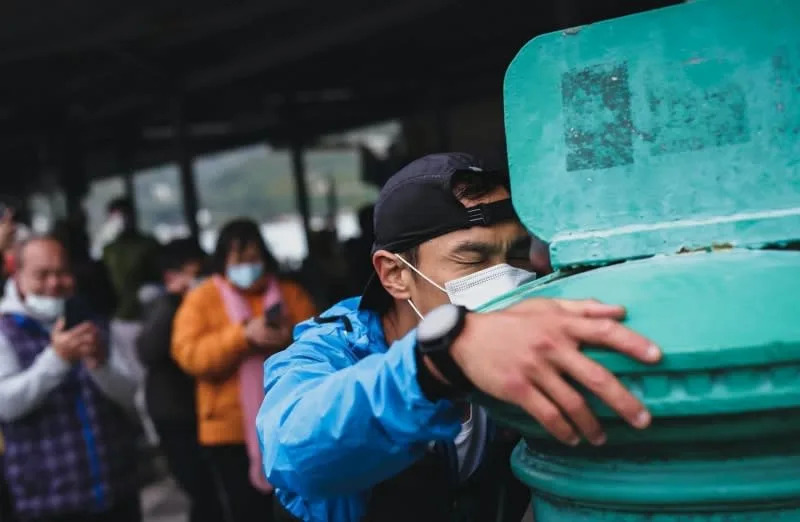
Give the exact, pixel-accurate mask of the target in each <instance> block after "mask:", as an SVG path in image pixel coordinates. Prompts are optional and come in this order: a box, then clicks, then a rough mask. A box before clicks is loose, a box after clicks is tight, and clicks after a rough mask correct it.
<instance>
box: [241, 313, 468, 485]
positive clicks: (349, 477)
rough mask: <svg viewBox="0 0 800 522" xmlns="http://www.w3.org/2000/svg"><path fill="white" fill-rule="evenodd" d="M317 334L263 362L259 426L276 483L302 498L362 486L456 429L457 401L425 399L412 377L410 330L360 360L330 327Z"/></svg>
mask: <svg viewBox="0 0 800 522" xmlns="http://www.w3.org/2000/svg"><path fill="white" fill-rule="evenodd" d="M315 332H316V333H317V335H315V336H311V337H310V338H307V339H306V338H301V339H300V340H299V341H297V342H296V343H295V344H294V345H292V346H291V347H289V348H288V349H287V350H285V351H283V352H281V353H279V354H276V355H275V356H273V357H271V358H270V359H269V360H268V361H267V363H266V367H265V372H264V375H265V377H264V379H265V391H266V396H265V398H264V402H263V404H262V406H261V410H260V411H259V415H258V418H257V421H256V427H257V432H258V436H259V440H260V443H261V449H262V454H263V464H264V471H265V474H266V476H267V479H268V480H269V481H270V482H271V483H272V484H274V485H275V486H276V488H278V489H285V490H287V491H291V492H292V493H295V494H297V495H299V496H301V497H304V498H320V497H330V496H340V495H348V494H353V493H357V492H362V491H364V490H366V489H369V488H370V487H372V486H374V485H376V484H378V483H379V482H381V481H383V480H385V479H387V478H389V477H391V476H393V475H395V474H397V473H398V472H400V471H402V470H403V469H405V468H406V467H408V466H409V465H411V464H412V463H413V462H414V461H416V460H417V459H419V458H420V457H421V456H422V455H423V454H424V452H425V451H426V448H427V443H428V442H429V441H432V440H444V439H453V438H455V436H456V435H457V434H458V431H459V429H460V423H459V415H458V411H457V409H456V408H455V407H454V405H453V403H451V402H449V401H439V402H436V403H432V402H430V401H429V400H428V399H427V398H425V396H424V395H423V394H422V391H421V390H420V388H419V385H418V384H417V379H416V371H417V370H416V361H415V358H414V345H415V342H416V337H415V332H412V333H411V334H409V335H408V336H407V337H405V338H404V339H402V340H400V341H398V342H396V343H394V344H393V345H392V347H391V348H390V349H389V350H388V351H387V352H386V353H382V354H373V355H370V356H368V357H366V358H364V359H362V360H360V361H358V362H355V361H354V358H352V357H349V356H348V355H346V354H347V351H346V350H347V348H346V345H345V340H344V339H343V338H342V337H341V335H342V334H341V333H340V332H339V331H337V330H336V329H335V328H323V327H319V328H317V329H315ZM307 333H310V332H307ZM306 337H309V336H306Z"/></svg>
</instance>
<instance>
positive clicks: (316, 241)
mask: <svg viewBox="0 0 800 522" xmlns="http://www.w3.org/2000/svg"><path fill="white" fill-rule="evenodd" d="M308 248H309V253H308V256H307V257H306V258H305V260H304V261H303V266H302V268H301V274H300V279H301V281H302V282H303V284H304V286H305V287H306V288H308V289H309V291H310V292H311V296H312V298H313V300H314V305H315V306H316V307H317V308H319V309H323V308H327V307H328V306H330V305H331V304H332V303H335V302H337V301H339V300H340V299H342V298H344V297H345V296H347V295H349V284H350V283H349V280H348V278H349V272H348V267H347V260H346V259H345V257H344V255H343V252H342V248H341V245H340V244H339V240H338V238H337V237H336V232H335V231H333V230H318V231H316V232H312V233H311V234H310V235H309V237H308Z"/></svg>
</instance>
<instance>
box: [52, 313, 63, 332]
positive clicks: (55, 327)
mask: <svg viewBox="0 0 800 522" xmlns="http://www.w3.org/2000/svg"><path fill="white" fill-rule="evenodd" d="M63 331H64V318H63V317H59V318H58V320H57V321H56V324H55V325H53V333H61V332H63Z"/></svg>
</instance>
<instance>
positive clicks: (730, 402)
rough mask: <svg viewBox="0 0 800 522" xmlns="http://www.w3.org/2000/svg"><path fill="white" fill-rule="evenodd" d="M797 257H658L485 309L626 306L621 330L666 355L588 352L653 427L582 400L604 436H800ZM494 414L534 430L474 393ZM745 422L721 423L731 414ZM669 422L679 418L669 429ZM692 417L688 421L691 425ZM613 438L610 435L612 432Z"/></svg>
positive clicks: (539, 286) (513, 412)
mask: <svg viewBox="0 0 800 522" xmlns="http://www.w3.org/2000/svg"><path fill="white" fill-rule="evenodd" d="M798 274H800V252H792V251H774V250H761V251H758V250H741V251H730V252H713V253H692V254H684V255H673V256H658V257H653V258H650V259H643V260H636V261H628V262H624V263H620V264H616V265H613V266H607V267H602V268H597V269H594V270H589V271H586V272H584V273H582V274H578V275H573V276H569V277H564V278H562V279H556V280H554V281H551V282H546V283H538V282H536V281H534V282H532V283H528V284H526V285H524V286H522V287H520V288H519V289H517V290H516V291H514V292H512V293H510V294H508V295H506V296H503V297H500V298H498V299H496V300H494V301H492V302H490V303H487V304H486V305H485V307H484V308H483V310H496V309H502V308H506V307H508V306H511V305H513V304H515V303H518V302H520V301H523V300H525V299H530V298H535V297H546V298H562V299H586V298H596V299H599V300H600V301H603V302H607V303H614V304H622V305H625V306H626V308H627V310H628V316H627V318H626V321H625V322H626V325H627V326H629V327H630V328H632V329H633V330H635V331H637V332H640V333H641V334H643V335H645V336H647V337H648V338H649V339H651V340H653V342H655V343H656V344H657V345H658V346H659V347H660V348H661V349H662V352H663V357H662V360H661V361H660V362H659V363H658V364H654V365H648V364H643V363H639V362H637V361H635V360H633V359H631V358H629V357H627V356H624V355H622V354H620V353H618V352H612V351H609V350H604V349H599V348H593V347H586V348H585V350H584V351H585V353H586V354H587V355H588V356H589V357H591V358H592V359H594V360H595V361H597V362H599V363H600V364H602V365H603V366H605V367H606V368H608V369H609V370H610V371H611V372H612V373H614V374H615V375H616V376H617V378H619V379H620V380H621V382H622V383H623V384H624V385H625V386H626V387H627V388H628V389H629V390H631V391H632V392H633V393H634V394H635V395H637V396H638V397H639V398H640V399H641V400H642V402H643V403H644V404H646V405H647V407H648V408H649V409H650V411H651V412H652V414H653V416H654V417H655V418H656V421H655V422H654V423H653V426H652V427H651V428H650V429H648V430H645V431H643V432H639V431H638V430H633V429H632V428H629V427H627V425H625V423H624V422H622V421H621V420H619V418H618V416H617V415H616V414H615V413H614V412H612V411H611V410H610V409H609V408H608V407H607V406H605V405H604V404H602V403H601V402H600V401H599V399H597V397H595V396H594V395H592V394H590V393H589V392H586V398H587V401H588V403H589V404H590V405H591V406H592V408H593V409H594V411H595V412H596V413H597V415H598V416H599V417H600V418H601V419H603V421H604V422H608V421H609V420H616V421H617V422H616V424H615V425H613V426H611V429H610V430H609V440H611V439H612V438H613V439H614V443H624V442H627V441H630V440H640V439H647V440H650V441H653V440H657V439H662V440H684V439H689V440H698V439H700V438H701V437H704V438H709V439H718V440H722V439H726V438H743V437H756V438H757V437H761V436H766V435H767V433H787V432H792V433H800V415H797V414H796V413H792V414H789V413H786V412H787V411H789V410H794V411H795V412H797V411H800V320H798V319H799V317H798V314H800V277H798ZM482 402H484V403H486V404H487V405H490V406H491V407H492V409H493V414H495V416H496V417H497V418H498V419H501V420H505V421H506V422H507V423H509V424H512V425H515V426H516V427H518V428H519V429H520V430H521V431H522V432H523V433H525V434H526V435H528V436H534V435H536V434H538V435H536V436H539V435H543V433H544V432H543V430H541V428H539V427H538V424H536V423H535V421H534V420H533V419H531V418H529V417H528V416H527V415H525V414H524V413H523V412H522V411H521V410H517V409H516V408H511V407H508V406H502V405H500V404H498V403H497V402H496V401H492V400H491V399H488V398H485V397H484V398H482ZM741 415H743V416H745V417H746V419H744V420H743V419H740V418H737V419H735V420H730V421H724V420H723V419H729V418H730V417H731V416H741ZM667 419H677V425H676V424H675V423H672V424H671V423H670V422H669V421H667ZM690 419H693V420H690ZM612 435H613V437H612Z"/></svg>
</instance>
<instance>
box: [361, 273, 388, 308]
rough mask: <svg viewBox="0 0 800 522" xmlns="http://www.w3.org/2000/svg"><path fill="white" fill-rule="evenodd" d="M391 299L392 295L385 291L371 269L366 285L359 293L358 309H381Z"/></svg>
mask: <svg viewBox="0 0 800 522" xmlns="http://www.w3.org/2000/svg"><path fill="white" fill-rule="evenodd" d="M391 301H392V296H390V295H389V293H388V292H387V291H386V289H385V288H384V287H383V285H382V284H381V280H380V279H379V278H378V274H377V273H376V272H375V271H374V270H373V272H372V274H371V275H370V276H369V280H368V281H367V286H366V287H364V291H363V292H362V293H361V303H360V304H359V305H358V308H359V309H360V310H375V311H383V310H384V309H385V308H386V307H387V306H388V304H389V303H391Z"/></svg>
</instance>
